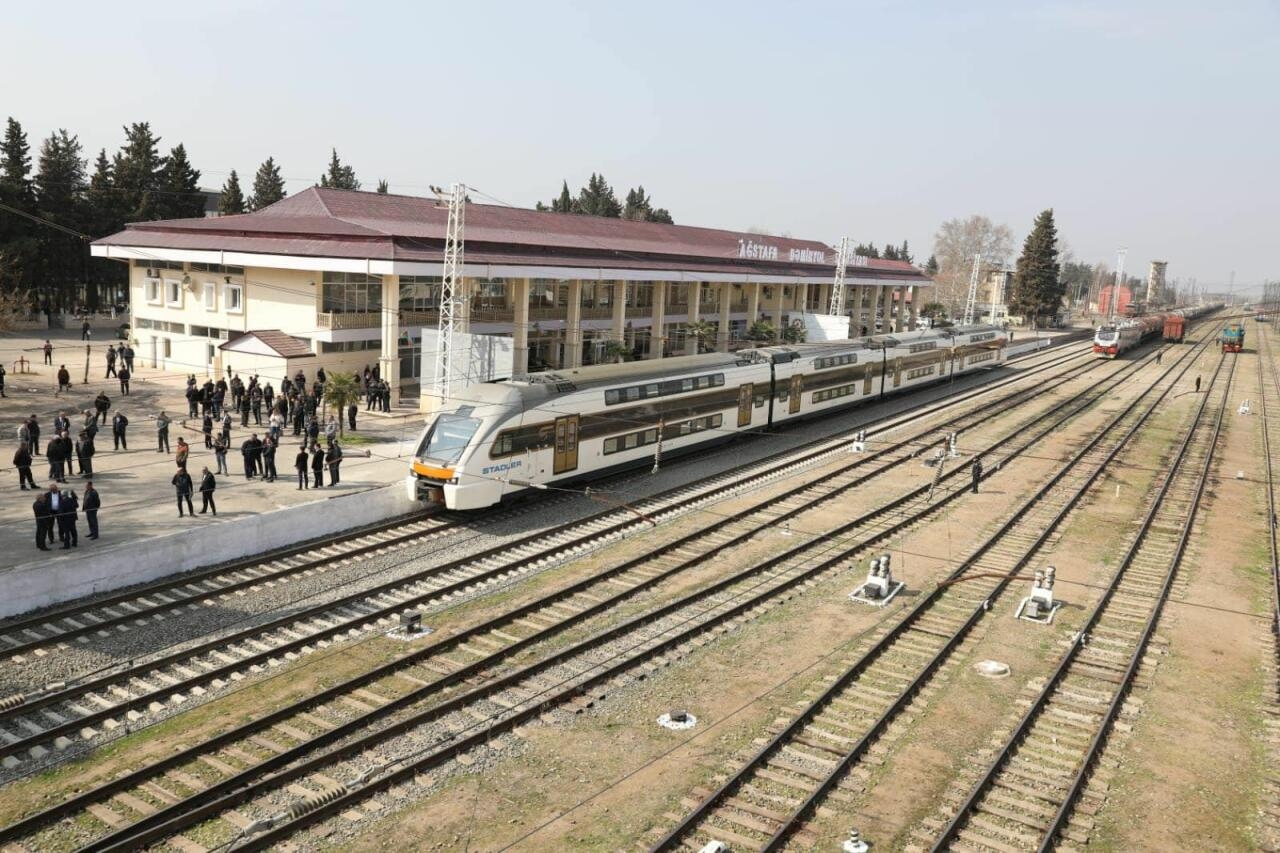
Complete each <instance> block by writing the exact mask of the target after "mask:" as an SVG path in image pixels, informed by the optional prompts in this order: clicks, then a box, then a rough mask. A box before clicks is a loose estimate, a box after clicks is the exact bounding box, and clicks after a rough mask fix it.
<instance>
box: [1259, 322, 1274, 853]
mask: <svg viewBox="0 0 1280 853" xmlns="http://www.w3.org/2000/svg"><path fill="white" fill-rule="evenodd" d="M1255 328H1256V329H1257V332H1258V334H1257V340H1258V389H1259V394H1258V403H1259V408H1260V412H1259V414H1260V415H1261V416H1262V417H1261V419H1260V420H1261V424H1262V429H1261V432H1262V458H1263V462H1264V465H1263V471H1264V472H1265V474H1266V483H1267V488H1266V497H1267V518H1269V519H1271V524H1270V525H1269V530H1268V534H1267V549H1268V559H1269V565H1268V572H1269V574H1270V576H1271V595H1270V610H1271V621H1270V624H1269V625H1268V630H1267V632H1266V636H1265V638H1264V639H1263V642H1264V643H1265V645H1266V651H1267V653H1268V657H1269V662H1268V664H1267V666H1266V679H1267V681H1266V685H1265V689H1264V690H1263V695H1262V700H1261V701H1262V710H1263V713H1264V716H1263V720H1262V727H1263V732H1264V734H1263V737H1264V739H1265V742H1264V744H1263V747H1264V749H1265V750H1266V755H1267V758H1268V765H1269V766H1270V767H1273V768H1274V767H1278V766H1280V541H1278V540H1277V535H1278V532H1277V526H1276V520H1277V512H1280V508H1278V507H1277V505H1276V504H1277V501H1276V489H1277V488H1280V482H1277V476H1276V473H1277V472H1276V468H1277V462H1278V457H1277V456H1276V454H1277V453H1280V377H1277V375H1276V371H1275V359H1274V355H1273V353H1272V348H1271V327H1270V325H1267V328H1266V330H1265V331H1264V330H1263V329H1262V324H1255ZM1267 365H1270V366H1271V369H1270V370H1268V369H1266V366H1267ZM1268 388H1269V389H1270V392H1271V393H1268ZM1273 437H1275V438H1276V443H1275V444H1273V443H1272V438H1273ZM1260 800H1261V803H1260V807H1259V809H1258V830H1257V837H1258V841H1259V842H1260V845H1261V847H1262V848H1263V849H1264V850H1268V851H1277V850H1280V773H1275V772H1272V773H1269V774H1268V775H1267V777H1266V778H1264V779H1263V780H1262V792H1261V796H1260Z"/></svg>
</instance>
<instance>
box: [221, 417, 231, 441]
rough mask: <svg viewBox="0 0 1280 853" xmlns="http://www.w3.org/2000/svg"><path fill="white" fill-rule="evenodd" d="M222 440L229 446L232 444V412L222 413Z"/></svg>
mask: <svg viewBox="0 0 1280 853" xmlns="http://www.w3.org/2000/svg"><path fill="white" fill-rule="evenodd" d="M222 440H223V441H225V442H226V443H227V447H230V446H231V413H230V412H225V411H224V412H223V413H222Z"/></svg>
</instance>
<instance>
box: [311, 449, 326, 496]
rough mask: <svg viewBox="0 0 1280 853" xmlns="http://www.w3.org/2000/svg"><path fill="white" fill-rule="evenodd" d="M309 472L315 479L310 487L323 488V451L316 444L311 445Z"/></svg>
mask: <svg viewBox="0 0 1280 853" xmlns="http://www.w3.org/2000/svg"><path fill="white" fill-rule="evenodd" d="M311 473H312V475H313V479H314V480H315V485H314V486H312V488H315V489H321V488H324V451H323V450H321V449H320V445H318V444H313V445H311Z"/></svg>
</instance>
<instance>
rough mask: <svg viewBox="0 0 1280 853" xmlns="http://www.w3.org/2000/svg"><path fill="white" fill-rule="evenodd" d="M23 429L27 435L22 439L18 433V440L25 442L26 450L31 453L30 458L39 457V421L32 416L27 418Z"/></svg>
mask: <svg viewBox="0 0 1280 853" xmlns="http://www.w3.org/2000/svg"><path fill="white" fill-rule="evenodd" d="M23 427H24V428H25V429H26V431H27V435H26V437H25V438H24V437H23V436H22V433H21V432H19V433H18V439H19V440H20V441H25V442H26V443H27V445H28V449H29V450H30V451H31V455H32V456H39V455H40V421H39V420H38V419H37V418H36V416H35V415H34V414H33V415H32V416H31V417H29V418H27V421H26V423H24V424H23Z"/></svg>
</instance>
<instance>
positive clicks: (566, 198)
mask: <svg viewBox="0 0 1280 853" xmlns="http://www.w3.org/2000/svg"><path fill="white" fill-rule="evenodd" d="M551 209H552V210H553V211H555V212H556V213H573V196H571V195H569V182H568V181H565V182H564V183H563V185H562V186H561V187H560V196H559V197H558V198H554V199H552V200H551Z"/></svg>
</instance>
